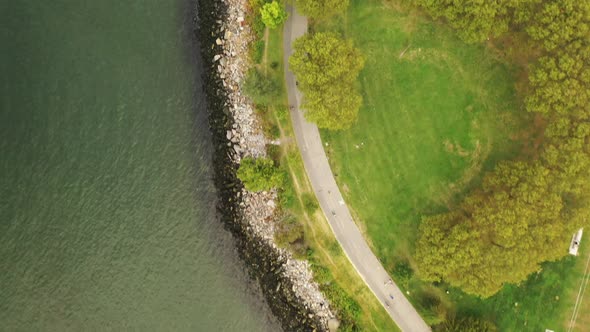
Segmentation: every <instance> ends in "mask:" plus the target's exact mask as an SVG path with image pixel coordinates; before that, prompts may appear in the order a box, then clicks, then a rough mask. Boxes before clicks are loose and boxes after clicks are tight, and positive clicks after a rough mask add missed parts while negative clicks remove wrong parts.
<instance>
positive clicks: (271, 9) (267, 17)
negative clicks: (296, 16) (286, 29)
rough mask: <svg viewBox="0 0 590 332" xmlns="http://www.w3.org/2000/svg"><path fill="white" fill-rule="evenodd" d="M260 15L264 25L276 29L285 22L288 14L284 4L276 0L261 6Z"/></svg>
mask: <svg viewBox="0 0 590 332" xmlns="http://www.w3.org/2000/svg"><path fill="white" fill-rule="evenodd" d="M260 15H261V17H262V22H264V25H266V26H267V27H269V28H270V29H275V28H277V27H278V26H280V25H281V24H283V22H285V20H286V19H287V16H288V15H287V12H286V11H285V9H284V8H283V6H282V5H281V4H280V3H278V2H276V1H273V2H270V3H265V4H264V6H262V8H260Z"/></svg>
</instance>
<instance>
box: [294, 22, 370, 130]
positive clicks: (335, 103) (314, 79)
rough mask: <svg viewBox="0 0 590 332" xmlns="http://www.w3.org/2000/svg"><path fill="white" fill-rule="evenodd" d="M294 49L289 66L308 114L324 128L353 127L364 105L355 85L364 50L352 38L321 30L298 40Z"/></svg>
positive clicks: (307, 116) (303, 106) (308, 117)
mask: <svg viewBox="0 0 590 332" xmlns="http://www.w3.org/2000/svg"><path fill="white" fill-rule="evenodd" d="M294 48H295V52H294V54H293V55H292V56H291V58H290V59H289V66H290V67H291V70H292V71H293V72H294V73H295V75H296V76H297V81H298V86H299V89H301V91H302V92H303V94H304V99H303V104H302V108H303V109H305V117H306V118H307V119H308V120H309V121H313V122H315V123H316V124H317V125H318V127H321V128H327V129H333V130H340V129H347V128H350V126H352V124H353V123H354V122H355V121H356V119H357V115H358V111H359V108H360V106H361V104H362V97H361V96H360V94H359V92H358V91H357V88H356V84H357V78H358V75H359V73H360V71H361V69H362V68H363V66H364V58H363V56H362V54H361V52H360V51H359V50H358V49H356V48H355V47H354V46H353V43H352V41H351V40H343V39H341V38H339V37H338V35H336V34H334V33H322V32H321V33H316V34H313V35H305V36H304V37H302V38H300V39H298V40H296V41H295V44H294Z"/></svg>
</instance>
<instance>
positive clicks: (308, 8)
mask: <svg viewBox="0 0 590 332" xmlns="http://www.w3.org/2000/svg"><path fill="white" fill-rule="evenodd" d="M348 3H349V0H295V7H297V9H298V10H299V11H300V12H301V13H302V14H303V15H305V16H309V17H312V18H327V17H330V16H332V15H334V14H338V13H341V12H343V11H344V10H346V8H347V7H348Z"/></svg>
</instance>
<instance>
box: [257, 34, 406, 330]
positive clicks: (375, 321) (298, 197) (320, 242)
mask: <svg viewBox="0 0 590 332" xmlns="http://www.w3.org/2000/svg"><path fill="white" fill-rule="evenodd" d="M282 42H283V39H282V31H281V29H277V30H271V31H270V32H269V34H268V40H267V43H268V47H267V54H266V59H267V60H266V63H263V64H261V65H262V66H266V68H265V69H266V70H267V72H268V75H269V78H270V77H276V76H275V75H279V73H280V75H282V73H283V70H284V69H283V68H284V67H283V66H284V64H283V49H282ZM273 63H274V64H273ZM281 77H282V76H281ZM280 81H281V84H280V86H281V90H282V92H281V98H282V102H277V103H276V105H272V106H270V107H268V109H267V110H266V111H264V112H261V116H262V120H263V121H264V122H266V123H267V125H273V126H277V127H278V128H279V131H280V133H281V135H280V141H281V145H280V154H281V158H280V161H281V165H282V166H284V167H285V168H286V170H287V171H288V173H289V181H288V184H287V185H288V186H291V188H292V189H293V192H294V194H295V203H294V204H291V205H290V206H289V212H290V213H291V214H293V215H295V216H296V218H297V219H298V220H299V221H300V222H301V223H302V224H303V226H304V233H305V242H306V245H307V246H309V247H310V248H311V249H312V252H313V254H312V259H313V260H314V261H316V262H317V263H318V264H319V265H321V266H323V267H326V268H328V269H329V270H330V272H331V273H332V275H333V278H334V280H335V281H336V282H337V283H338V284H339V285H340V287H342V288H343V289H344V290H345V291H346V292H347V293H348V294H349V295H350V296H351V297H352V298H353V299H354V300H356V301H357V302H358V304H359V305H360V307H361V310H362V313H361V315H360V318H359V321H358V322H357V323H358V328H359V330H360V331H399V329H398V328H397V326H396V325H395V324H394V323H393V321H392V320H391V318H390V317H389V315H388V314H387V312H386V311H385V310H384V308H383V307H382V306H381V304H380V303H379V302H378V301H377V299H376V297H375V296H374V295H373V293H372V292H371V291H370V290H369V288H368V287H367V286H366V285H365V283H364V282H363V281H362V279H361V278H360V276H359V275H358V274H357V272H356V271H355V270H354V268H353V266H352V265H351V264H350V262H349V261H348V259H347V258H346V256H345V255H344V253H343V252H342V250H341V248H340V246H339V244H338V242H337V241H336V239H335V237H334V235H333V233H332V230H331V229H330V226H329V224H328V222H327V220H326V219H325V217H324V215H323V214H322V212H321V210H319V209H317V210H315V211H313V212H311V213H310V212H309V211H306V208H305V207H304V203H303V202H304V200H303V199H302V197H303V196H304V195H308V196H311V197H313V199H315V196H314V195H313V190H312V189H311V185H310V183H309V181H308V179H307V175H306V173H305V170H304V167H303V161H302V160H301V158H300V155H299V151H298V148H297V145H296V141H295V136H294V133H293V129H292V126H291V120H290V117H289V116H288V113H286V115H287V116H282V117H281V116H278V114H279V113H278V112H280V111H279V109H280V108H283V109H287V101H286V91H285V89H284V80H283V79H282V78H281V79H280Z"/></svg>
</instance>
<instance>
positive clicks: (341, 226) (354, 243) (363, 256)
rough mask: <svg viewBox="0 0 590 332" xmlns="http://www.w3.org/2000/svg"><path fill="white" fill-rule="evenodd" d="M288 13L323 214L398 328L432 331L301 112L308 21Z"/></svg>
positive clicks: (310, 163) (287, 38) (299, 124)
mask: <svg viewBox="0 0 590 332" xmlns="http://www.w3.org/2000/svg"><path fill="white" fill-rule="evenodd" d="M288 12H289V18H288V20H287V22H285V27H284V32H283V36H284V38H283V47H284V56H285V79H286V84H287V92H288V95H289V105H290V107H291V111H290V113H291V119H292V120H293V127H294V130H295V136H296V139H297V145H298V146H299V150H300V152H301V156H302V158H303V163H304V165H305V170H306V172H307V176H308V177H309V180H310V182H311V185H312V187H313V190H314V192H315V194H316V196H317V198H318V201H319V203H320V206H321V208H322V211H323V212H324V214H325V215H326V218H327V219H328V222H329V224H330V227H331V228H332V231H333V232H334V235H335V236H336V239H337V240H338V242H340V245H341V246H342V249H343V250H344V252H345V253H346V256H347V257H348V259H349V260H350V262H351V263H352V265H353V266H354V267H355V269H356V270H357V271H358V273H359V275H360V276H361V278H362V279H363V280H364V281H365V283H366V284H367V286H369V288H370V289H371V291H373V293H374V294H375V296H376V297H377V299H378V300H379V301H380V302H381V304H382V305H383V307H384V308H385V309H386V310H387V312H388V313H389V315H390V316H391V318H392V319H393V321H394V322H395V323H396V324H397V326H398V327H399V328H400V329H401V330H402V331H411V332H423V331H424V332H425V331H430V327H428V325H427V324H426V323H425V322H424V320H423V319H422V317H420V315H419V314H418V312H417V311H416V310H415V309H414V307H412V304H411V303H410V302H409V301H408V300H407V299H406V297H405V296H404V294H403V293H402V291H401V290H400V289H399V287H398V286H397V285H396V284H395V283H394V282H392V281H391V279H390V277H389V275H388V274H387V272H386V271H385V269H384V268H383V266H382V265H381V263H380V262H379V260H378V259H377V257H375V255H374V254H373V252H372V251H371V249H370V248H369V246H368V245H367V242H366V241H365V239H364V238H363V236H362V234H361V232H360V230H359V228H358V227H357V225H356V224H355V223H354V221H353V219H352V216H351V214H350V211H349V210H348V207H347V206H346V204H345V202H344V199H343V197H342V195H341V194H340V190H339V189H338V185H336V181H335V180H334V175H333V174H332V170H331V169H330V164H329V163H328V159H327V158H326V153H325V151H324V147H323V145H322V140H321V138H320V133H319V131H318V128H317V127H316V125H314V124H312V123H309V122H307V121H306V120H305V118H304V117H303V113H302V112H301V111H300V109H299V106H300V105H301V98H302V95H301V93H300V92H299V90H298V89H297V85H296V84H295V77H294V75H293V73H291V71H290V70H289V62H288V59H289V56H290V55H291V53H292V51H293V50H292V43H293V41H294V40H295V39H297V38H299V37H301V36H302V35H304V34H305V33H306V32H307V19H306V18H305V17H304V16H301V15H299V14H298V13H297V12H296V11H295V9H293V8H292V7H290V6H289V7H288Z"/></svg>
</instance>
